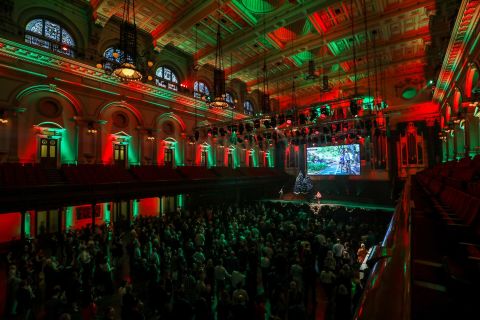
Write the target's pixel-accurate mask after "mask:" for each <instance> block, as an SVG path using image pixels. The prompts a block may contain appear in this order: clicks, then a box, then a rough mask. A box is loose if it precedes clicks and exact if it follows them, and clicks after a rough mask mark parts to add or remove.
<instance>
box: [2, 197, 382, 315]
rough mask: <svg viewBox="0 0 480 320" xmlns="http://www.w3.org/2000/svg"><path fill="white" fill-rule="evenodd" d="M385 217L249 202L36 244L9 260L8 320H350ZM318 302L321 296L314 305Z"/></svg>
mask: <svg viewBox="0 0 480 320" xmlns="http://www.w3.org/2000/svg"><path fill="white" fill-rule="evenodd" d="M389 219H390V215H389V214H388V213H386V212H378V211H374V212H371V211H367V210H364V209H360V208H345V207H340V206H324V207H322V209H321V210H320V212H313V211H312V210H311V209H310V207H309V205H307V204H292V203H285V202H254V203H248V204H246V203H245V204H237V205H233V204H222V205H217V206H208V207H197V208H192V209H189V210H177V211H175V212H171V213H169V214H166V215H163V216H162V217H138V218H137V219H136V220H135V221H132V222H131V223H127V224H125V223H123V224H120V223H119V224H115V225H110V226H106V225H102V226H97V227H96V228H95V229H94V230H92V228H85V229H81V230H68V231H65V232H62V233H57V234H51V235H45V236H41V237H38V238H37V239H34V240H31V241H29V242H26V243H22V244H21V247H18V246H19V244H16V246H17V247H13V248H12V249H11V250H10V251H9V253H8V254H7V255H6V265H7V267H6V270H7V272H8V280H7V301H6V310H5V313H6V314H7V317H10V318H11V319H36V318H43V319H55V320H56V319H76V318H81V319H179V320H182V319H196V320H201V319H205V320H207V319H218V320H236V319H262V320H263V319H267V318H268V319H277V320H283V319H288V320H291V319H299V320H300V319H313V318H314V317H315V311H316V309H317V302H318V301H319V299H325V301H328V304H327V318H328V319H335V320H343V319H351V317H352V315H353V312H354V308H355V305H356V303H357V302H358V300H359V297H360V295H361V293H362V288H363V283H362V281H361V277H360V272H359V266H360V264H361V262H363V260H364V259H365V256H366V254H367V250H368V249H369V248H370V247H371V246H373V245H374V244H376V243H377V242H378V241H381V240H382V238H383V235H384V234H385V231H386V227H387V223H388V221H389ZM319 294H320V295H322V296H319Z"/></svg>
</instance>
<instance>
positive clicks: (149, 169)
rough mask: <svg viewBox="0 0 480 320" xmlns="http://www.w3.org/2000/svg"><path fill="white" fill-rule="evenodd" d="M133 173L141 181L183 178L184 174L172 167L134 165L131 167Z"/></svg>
mask: <svg viewBox="0 0 480 320" xmlns="http://www.w3.org/2000/svg"><path fill="white" fill-rule="evenodd" d="M130 171H131V172H132V174H133V175H134V176H135V177H136V178H137V179H138V180H140V181H144V182H147V181H162V180H171V181H172V180H173V181H176V180H181V179H182V176H181V175H179V174H178V172H177V171H176V170H175V169H173V168H170V167H159V166H134V167H131V168H130Z"/></svg>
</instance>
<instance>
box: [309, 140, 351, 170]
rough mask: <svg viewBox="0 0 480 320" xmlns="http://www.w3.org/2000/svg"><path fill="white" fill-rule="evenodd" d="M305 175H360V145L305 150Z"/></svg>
mask: <svg viewBox="0 0 480 320" xmlns="http://www.w3.org/2000/svg"><path fill="white" fill-rule="evenodd" d="M307 174H308V175H312V176H326V175H355V176H358V175H360V145H359V144H345V145H338V146H325V147H315V148H307Z"/></svg>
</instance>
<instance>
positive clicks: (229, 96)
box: [225, 91, 235, 108]
mask: <svg viewBox="0 0 480 320" xmlns="http://www.w3.org/2000/svg"><path fill="white" fill-rule="evenodd" d="M225 101H227V103H228V105H229V106H230V108H234V107H235V99H234V98H233V95H232V94H231V93H230V92H228V91H227V92H225Z"/></svg>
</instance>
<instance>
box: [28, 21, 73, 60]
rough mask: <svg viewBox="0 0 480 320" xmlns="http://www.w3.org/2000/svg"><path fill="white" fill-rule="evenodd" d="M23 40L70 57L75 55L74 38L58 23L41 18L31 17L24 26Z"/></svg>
mask: <svg viewBox="0 0 480 320" xmlns="http://www.w3.org/2000/svg"><path fill="white" fill-rule="evenodd" d="M25 42H26V43H29V44H32V45H34V46H38V47H42V48H45V49H48V50H51V51H54V52H57V53H61V54H65V55H67V56H70V57H74V56H75V46H76V45H75V40H73V37H72V35H71V34H70V33H69V32H68V31H67V30H65V28H63V27H62V26H61V25H60V24H58V23H56V22H53V21H50V20H47V19H43V18H38V19H33V20H30V22H28V23H27V25H26V27H25Z"/></svg>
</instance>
